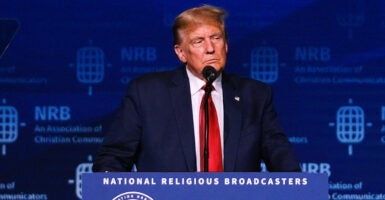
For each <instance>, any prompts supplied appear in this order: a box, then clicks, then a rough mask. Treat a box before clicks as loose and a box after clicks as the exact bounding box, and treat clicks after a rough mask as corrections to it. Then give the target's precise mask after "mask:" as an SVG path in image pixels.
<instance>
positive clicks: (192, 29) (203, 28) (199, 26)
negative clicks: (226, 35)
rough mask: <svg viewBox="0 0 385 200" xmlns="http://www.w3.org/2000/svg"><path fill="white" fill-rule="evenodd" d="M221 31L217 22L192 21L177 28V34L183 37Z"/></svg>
mask: <svg viewBox="0 0 385 200" xmlns="http://www.w3.org/2000/svg"><path fill="white" fill-rule="evenodd" d="M221 33H223V28H222V26H221V25H220V24H219V23H217V22H208V23H192V24H189V25H188V26H186V27H185V28H184V29H181V30H179V35H180V36H181V37H182V39H183V38H186V37H187V38H192V37H202V36H206V35H211V34H221Z"/></svg>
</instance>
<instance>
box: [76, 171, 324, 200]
mask: <svg viewBox="0 0 385 200" xmlns="http://www.w3.org/2000/svg"><path fill="white" fill-rule="evenodd" d="M82 199H83V200H89V199H103V200H107V199H111V200H172V199H178V200H190V199H191V200H197V199H198V200H203V199H220V200H226V199H231V200H234V199H242V200H243V199H268V200H275V199H280V200H281V199H284V200H291V199H295V200H302V199H303V200H309V199H311V200H326V199H328V176H327V174H308V173H267V172H264V173H254V172H231V173H228V172H223V173H198V172H195V173H191V172H187V173H185V172H180V173H179V172H178V173H171V172H170V173H152V172H151V173H150V172H148V173H147V172H146V173H137V172H132V173H109V172H107V173H84V174H82Z"/></svg>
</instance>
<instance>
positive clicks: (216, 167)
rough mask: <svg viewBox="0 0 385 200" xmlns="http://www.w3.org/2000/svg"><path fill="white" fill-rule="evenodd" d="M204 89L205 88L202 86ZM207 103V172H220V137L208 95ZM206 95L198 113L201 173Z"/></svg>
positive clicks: (221, 168)
mask: <svg viewBox="0 0 385 200" xmlns="http://www.w3.org/2000/svg"><path fill="white" fill-rule="evenodd" d="M203 88H205V86H203ZM209 95H210V96H209V98H208V101H207V104H208V105H207V107H208V115H209V133H208V152H209V155H208V171H209V172H222V171H223V164H222V150H221V137H220V134H219V124H218V117H217V112H216V110H215V105H214V102H213V100H212V98H211V94H209ZM205 96H206V93H205V94H204V95H203V97H202V102H201V106H200V111H199V134H200V135H199V140H200V157H201V171H204V145H205V111H204V98H205Z"/></svg>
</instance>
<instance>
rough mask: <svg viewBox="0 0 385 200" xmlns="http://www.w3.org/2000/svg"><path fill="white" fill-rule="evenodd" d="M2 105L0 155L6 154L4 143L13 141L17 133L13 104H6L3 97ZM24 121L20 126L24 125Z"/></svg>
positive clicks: (17, 117)
mask: <svg viewBox="0 0 385 200" xmlns="http://www.w3.org/2000/svg"><path fill="white" fill-rule="evenodd" d="M3 104H4V105H3V106H0V143H2V144H3V145H2V146H1V155H3V156H5V155H7V147H6V146H5V144H9V143H13V142H15V141H16V140H17V137H18V134H19V131H18V130H19V128H18V127H19V115H18V113H17V110H16V108H15V107H13V106H8V105H5V104H6V100H5V99H3ZM25 125H26V124H25V123H24V122H22V123H20V126H25Z"/></svg>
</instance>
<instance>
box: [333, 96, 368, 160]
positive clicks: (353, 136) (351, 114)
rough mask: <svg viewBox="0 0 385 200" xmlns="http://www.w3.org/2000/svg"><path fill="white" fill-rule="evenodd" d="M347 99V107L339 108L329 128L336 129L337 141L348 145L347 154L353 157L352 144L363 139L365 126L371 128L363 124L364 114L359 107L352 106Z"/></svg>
mask: <svg viewBox="0 0 385 200" xmlns="http://www.w3.org/2000/svg"><path fill="white" fill-rule="evenodd" d="M352 104H353V100H352V99H349V105H348V106H341V107H340V108H339V109H338V110H337V114H336V122H335V123H334V122H331V123H329V126H331V127H334V126H335V127H336V134H337V139H338V141H339V142H341V143H346V144H349V146H348V154H349V156H351V155H353V146H352V145H353V144H357V143H361V142H362V141H363V140H364V137H365V126H368V127H371V126H372V123H371V122H368V123H365V112H364V110H363V109H362V108H361V107H360V106H353V105H352Z"/></svg>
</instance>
